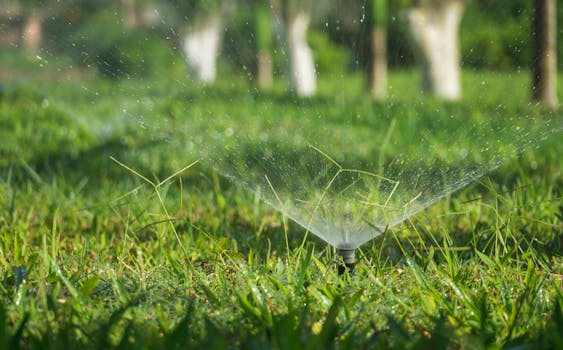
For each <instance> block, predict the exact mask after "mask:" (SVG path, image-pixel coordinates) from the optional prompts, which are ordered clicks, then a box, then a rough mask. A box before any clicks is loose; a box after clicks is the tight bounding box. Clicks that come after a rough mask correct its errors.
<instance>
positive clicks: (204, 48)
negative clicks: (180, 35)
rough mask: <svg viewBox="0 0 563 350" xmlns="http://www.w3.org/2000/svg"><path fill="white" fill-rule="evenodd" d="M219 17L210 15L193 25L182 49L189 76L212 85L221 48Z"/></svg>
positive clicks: (185, 37) (186, 35)
mask: <svg viewBox="0 0 563 350" xmlns="http://www.w3.org/2000/svg"><path fill="white" fill-rule="evenodd" d="M219 16H220V15H219V14H218V13H217V14H212V15H210V16H208V17H207V18H206V20H205V21H202V22H200V23H198V24H197V25H194V26H193V27H192V28H191V29H190V30H188V31H187V33H186V34H185V36H184V39H183V42H182V48H183V50H184V54H185V55H186V61H187V63H188V68H189V70H190V74H192V75H193V76H194V78H195V79H196V80H198V81H200V82H203V83H206V84H208V83H212V82H214V81H215V77H216V75H217V56H218V55H219V49H220V47H221V39H222V35H221V19H220V17H219Z"/></svg>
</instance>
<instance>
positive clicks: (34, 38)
mask: <svg viewBox="0 0 563 350" xmlns="http://www.w3.org/2000/svg"><path fill="white" fill-rule="evenodd" d="M42 22H43V21H42V18H41V16H40V15H39V14H38V13H36V12H33V13H32V14H31V15H30V16H29V17H28V18H27V19H26V21H25V24H24V27H23V32H22V39H23V44H24V47H25V49H26V50H27V51H28V52H30V53H37V52H38V51H39V49H40V48H41V42H42V39H43V24H42Z"/></svg>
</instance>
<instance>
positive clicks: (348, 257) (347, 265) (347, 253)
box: [337, 249, 356, 275]
mask: <svg viewBox="0 0 563 350" xmlns="http://www.w3.org/2000/svg"><path fill="white" fill-rule="evenodd" d="M337 250H338V254H340V256H341V257H342V260H344V264H341V265H339V266H338V274H339V275H343V274H344V272H346V271H348V273H352V272H353V271H354V266H356V250H355V249H337Z"/></svg>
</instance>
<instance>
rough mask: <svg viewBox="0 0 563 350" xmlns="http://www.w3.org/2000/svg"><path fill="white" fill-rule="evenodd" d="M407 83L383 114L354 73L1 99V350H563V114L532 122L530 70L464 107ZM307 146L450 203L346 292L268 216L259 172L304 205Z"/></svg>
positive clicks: (377, 247)
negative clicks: (302, 86) (291, 90)
mask: <svg viewBox="0 0 563 350" xmlns="http://www.w3.org/2000/svg"><path fill="white" fill-rule="evenodd" d="M413 75H415V74H414V73H412V72H396V73H394V74H393V75H392V76H391V83H390V85H391V90H390V91H391V96H390V99H389V100H388V101H387V102H385V103H375V102H372V101H371V100H370V99H369V98H368V97H367V96H365V95H363V94H362V93H361V86H362V85H361V81H360V79H359V77H355V76H352V77H348V78H346V79H345V80H344V81H339V82H338V83H337V84H336V83H334V82H330V81H328V80H327V81H321V83H320V88H319V90H320V93H319V96H317V97H314V98H311V99H304V100H300V99H296V98H295V97H293V96H288V95H287V94H286V93H284V92H283V87H282V86H281V85H280V86H276V87H275V88H274V89H273V90H272V91H270V92H267V93H259V92H257V91H255V90H254V89H253V88H252V86H251V85H250V84H249V83H248V82H246V81H243V80H239V79H238V78H236V77H232V79H225V80H226V81H223V82H219V83H218V84H217V85H216V86H213V87H206V88H202V87H200V86H195V85H192V84H190V83H189V82H188V81H187V80H186V81H182V80H176V81H175V82H174V83H173V84H171V83H170V81H167V80H165V79H160V80H158V79H157V80H154V81H152V80H151V81H148V82H147V81H146V80H145V81H133V80H131V81H128V80H125V81H122V82H119V83H116V82H109V81H104V80H98V79H96V78H91V77H79V78H75V79H73V80H71V81H68V82H61V81H53V80H52V77H49V76H47V77H44V78H43V79H42V80H40V81H39V82H34V83H32V84H25V83H22V82H19V83H17V84H16V83H14V84H12V85H9V86H7V87H6V88H5V89H4V90H3V92H2V97H1V99H0V139H1V140H3V141H2V144H0V237H2V239H0V279H1V280H2V282H1V283H0V298H1V299H2V304H0V347H5V348H6V347H21V348H63V347H64V348H78V347H81V348H84V349H86V348H166V349H173V348H225V347H230V348H280V349H288V348H300V347H303V348H319V349H326V348H338V349H348V348H371V347H380V348H429V349H430V348H431V349H435V348H476V349H479V348H504V347H507V348H511V347H519V346H529V347H531V348H546V347H551V348H557V347H561V346H563V312H562V311H561V307H560V305H561V304H563V294H562V283H563V259H562V257H561V251H562V250H561V249H562V248H563V247H562V242H563V241H562V239H563V237H562V234H563V231H562V224H561V219H562V217H563V204H562V201H561V189H562V184H563V179H562V177H561V171H562V165H561V160H560V159H561V151H562V146H563V144H562V140H561V137H560V135H561V120H562V119H561V118H562V117H563V115H561V112H557V113H555V112H548V111H545V110H543V109H542V108H541V107H538V106H534V105H529V104H528V102H527V90H526V88H525V87H526V86H527V75H526V74H524V73H518V74H517V73H513V74H498V73H496V74H495V73H477V72H466V73H465V75H464V84H465V86H464V90H465V91H466V94H465V97H464V99H463V101H461V102H459V103H445V102H440V101H435V100H433V99H431V98H429V97H425V96H420V95H419V93H418V91H417V90H418V86H417V85H416V84H413V81H414V79H413ZM415 78H416V77H415ZM560 81H561V79H560ZM86 87H87V88H86ZM506 87H518V88H514V89H511V90H510V93H507V90H506ZM413 96H416V97H413ZM560 96H561V95H560ZM561 100H563V98H561ZM256 116H258V117H256ZM460 125H462V127H461V128H460ZM280 126H283V128H281V127H280ZM237 128H238V129H237ZM515 128H518V129H515ZM229 129H231V130H229ZM390 130H391V131H390ZM515 130H517V131H518V130H524V131H525V132H517V131H515ZM225 133H226V134H225ZM264 133H266V134H264ZM228 134H234V135H235V136H237V137H235V138H234V140H236V141H233V138H229V137H228ZM214 135H215V136H214ZM217 135H219V136H217ZM264 135H265V136H264ZM389 135H390V136H389ZM198 136H199V137H198ZM262 136H263V137H262ZM388 136H389V137H388ZM421 136H424V138H422V137H421ZM256 140H259V141H256ZM309 144H314V146H315V147H316V148H318V149H321V150H323V152H326V154H327V155H330V157H332V158H333V159H335V160H336V161H338V162H339V163H341V164H343V165H344V166H346V167H350V168H354V169H375V170H381V171H382V172H383V173H385V174H387V175H391V176H395V177H397V178H400V179H403V178H404V179H405V180H404V181H405V182H407V183H410V184H413V183H414V182H413V180H412V179H411V180H408V177H409V176H410V175H412V174H413V173H417V172H416V171H417V169H421V167H423V168H424V169H430V170H427V171H425V172H424V174H423V176H422V177H421V178H422V181H423V182H425V183H426V184H427V187H426V188H428V189H429V190H428V191H429V192H431V193H432V194H433V195H432V196H433V197H436V198H437V199H438V197H443V198H441V200H438V201H437V202H436V204H435V205H433V206H431V207H429V208H426V209H425V210H423V211H420V212H419V213H418V214H417V215H414V216H412V217H410V218H409V219H408V220H405V221H404V222H403V223H402V224H400V225H397V226H395V227H393V228H392V229H389V230H385V232H384V233H383V234H381V235H379V236H378V237H376V238H375V239H374V240H371V241H369V242H368V243H367V244H365V245H363V246H362V247H361V248H360V251H359V253H358V255H359V260H360V261H359V263H358V265H357V267H356V270H355V271H354V273H353V274H344V275H343V276H339V275H338V274H337V265H338V262H339V260H340V257H339V256H338V255H337V254H336V251H335V249H334V248H331V247H330V246H329V245H327V244H326V243H324V242H323V241H322V240H320V239H318V238H316V237H315V236H314V235H312V234H310V233H309V234H308V233H307V232H306V230H305V229H304V228H303V227H301V226H299V225H297V224H295V223H294V222H293V221H291V220H289V219H288V218H287V217H286V216H284V215H282V214H280V213H279V212H278V211H276V210H274V209H273V208H272V207H270V206H268V205H266V204H264V203H263V202H262V200H261V198H260V196H265V197H266V199H267V200H271V194H270V197H268V195H265V194H264V193H266V192H267V190H268V188H267V186H265V185H263V174H264V173H265V172H266V173H269V174H272V176H273V175H274V174H276V173H277V174H281V175H283V176H279V177H280V178H279V179H278V180H275V179H274V178H273V177H272V181H273V182H274V185H273V186H272V187H274V188H275V189H278V190H279V191H280V194H281V195H282V196H285V197H286V198H287V197H289V196H290V195H291V193H292V191H297V192H298V193H299V194H303V195H311V194H312V193H313V192H314V191H312V190H311V191H310V190H309V187H308V185H309V184H310V183H309V182H306V181H305V182H303V179H308V177H307V176H309V175H310V174H306V173H305V171H308V172H311V173H312V174H314V173H318V172H320V171H322V170H323V169H326V166H325V165H323V164H324V163H322V162H321V161H319V160H318V159H316V158H315V159H312V158H311V155H310V154H309V155H307V152H306V150H307V149H308V148H307V145H309ZM487 145H488V146H490V148H491V150H489V149H488V148H487V150H485V151H482V150H484V149H485V147H484V146H487ZM407 146H409V147H407ZM274 151H275V152H274ZM272 152H273V153H272ZM460 152H465V153H466V154H467V156H465V157H461V158H460V156H459V154H460ZM304 154H305V155H304ZM397 154H400V155H401V157H400V158H401V159H402V160H403V162H402V163H398V162H397ZM313 155H314V156H316V157H319V154H318V153H315V152H313ZM321 158H322V157H321ZM289 162H294V164H293V165H292V166H289V165H288V164H289ZM241 164H242V165H244V166H241ZM311 164H312V166H311ZM257 169H258V170H257ZM405 169H407V170H405ZM443 169H448V171H445V170H443ZM375 170H374V171H375ZM472 170H478V172H476V173H471V171H472ZM225 174H227V175H230V177H229V176H227V177H225V176H223V175H225ZM467 174H473V175H472V176H468V175H467ZM482 175H484V177H481V176H482ZM288 177H290V178H291V180H287V178H288ZM475 177H478V178H479V179H478V180H477V181H474V182H471V184H469V186H468V187H466V188H464V189H463V190H461V191H457V192H455V193H453V194H449V193H443V192H444V191H443V188H448V189H449V190H448V191H446V192H450V190H453V189H455V187H456V185H457V184H460V181H461V180H464V181H465V182H470V180H473V179H474V178H475ZM229 178H230V179H231V180H234V182H233V181H229ZM409 181H410V182H409ZM461 182H463V181H461ZM237 183H238V184H239V185H236V184H237ZM318 183H320V184H322V183H326V179H325V178H322V179H321V180H318ZM417 183H418V182H417ZM240 184H242V186H240ZM284 184H285V185H284ZM458 187H459V186H458ZM321 188H322V187H321ZM249 189H250V191H249ZM408 193H409V189H408V188H407V189H405V192H404V195H401V196H402V197H401V198H399V199H400V200H399V199H398V203H402V202H403V201H405V200H407V197H408ZM411 194H412V193H411ZM438 195H440V196H438ZM423 199H424V198H422V199H421V200H423Z"/></svg>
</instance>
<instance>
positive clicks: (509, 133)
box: [4, 0, 563, 263]
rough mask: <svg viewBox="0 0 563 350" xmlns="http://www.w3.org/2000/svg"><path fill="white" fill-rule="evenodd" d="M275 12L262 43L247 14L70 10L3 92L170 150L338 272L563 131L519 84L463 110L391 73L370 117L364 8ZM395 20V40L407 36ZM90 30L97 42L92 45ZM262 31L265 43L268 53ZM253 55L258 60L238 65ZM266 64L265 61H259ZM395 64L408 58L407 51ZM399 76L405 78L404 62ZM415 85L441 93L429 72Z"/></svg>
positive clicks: (487, 89)
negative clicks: (255, 205) (210, 171)
mask: <svg viewBox="0 0 563 350" xmlns="http://www.w3.org/2000/svg"><path fill="white" fill-rule="evenodd" d="M286 2H288V1H279V2H278V1H272V2H271V3H269V4H271V5H272V6H270V7H268V8H267V11H266V12H268V13H269V15H270V16H271V18H270V22H268V21H266V22H264V18H263V17H262V18H259V20H258V21H257V23H258V26H262V28H261V29H259V31H253V30H250V29H249V24H248V23H249V21H246V19H245V18H247V17H248V16H249V15H248V13H249V12H248V11H246V10H248V8H247V7H245V6H251V5H249V4H248V3H246V2H241V3H240V4H237V5H233V4H231V3H229V4H227V3H226V2H224V3H222V2H220V1H217V2H209V3H208V6H203V5H201V4H203V3H206V2H197V1H193V2H186V4H192V5H193V6H192V5H190V6H188V5H186V4H184V5H182V4H181V2H177V1H165V0H159V1H157V0H154V1H146V2H143V3H139V4H138V6H139V13H141V15H139V14H138V13H137V15H138V16H139V17H138V18H137V19H136V20H135V18H133V19H131V18H127V17H124V15H123V14H122V13H121V12H119V11H118V10H116V9H114V10H115V11H114V10H112V11H113V12H112V11H107V10H104V9H102V8H97V7H96V6H94V5H92V7H93V10H92V12H93V13H94V14H90V13H89V12H88V10H87V9H86V10H85V9H84V8H81V7H80V6H79V5H76V4H75V5H61V4H56V3H52V4H50V5H49V6H50V7H49V15H50V16H51V18H52V20H51V21H47V24H49V25H50V26H51V27H47V28H49V30H50V31H51V32H50V36H49V37H48V38H49V40H47V42H46V43H45V44H44V48H43V49H38V48H36V49H35V50H37V51H35V52H33V53H32V54H30V51H29V50H32V49H33V48H28V51H27V53H24V54H22V55H26V57H28V58H27V60H28V66H24V68H18V64H17V63H18V62H11V63H10V62H8V60H7V59H6V57H9V55H8V54H7V55H6V57H4V59H5V60H6V62H8V63H5V64H12V63H13V64H14V66H15V68H13V69H10V70H11V74H10V75H9V76H8V77H5V78H4V80H5V81H12V82H13V83H14V84H16V83H17V84H23V83H29V84H31V85H34V86H35V88H36V89H37V90H39V91H40V93H41V94H42V95H43V96H45V100H46V101H49V102H50V103H51V104H53V105H56V106H57V108H59V109H62V110H63V111H65V112H67V113H68V114H70V115H72V116H74V117H75V118H76V120H77V121H78V122H80V123H82V124H83V125H85V126H86V127H87V128H89V129H90V130H92V131H93V132H94V133H95V134H96V135H98V137H100V138H102V139H103V138H109V137H112V136H113V135H119V134H120V132H121V131H122V130H124V129H126V128H127V127H129V128H131V127H133V128H139V129H141V130H143V132H144V133H146V134H149V135H150V137H152V138H153V139H157V140H160V141H162V142H165V143H167V144H168V145H169V146H170V149H169V152H176V153H177V154H178V158H179V159H180V160H182V159H185V162H189V161H190V160H193V159H194V158H198V159H201V161H202V162H203V163H204V164H207V166H209V167H212V168H214V169H216V170H217V171H218V172H219V173H221V174H223V175H224V176H225V177H227V178H229V179H230V180H232V181H233V182H234V183H236V184H239V185H241V186H243V187H244V188H246V189H248V190H250V191H253V192H254V193H255V194H256V195H257V196H259V197H260V198H261V199H263V200H264V201H265V202H267V203H268V204H270V205H271V206H273V207H275V208H276V209H278V210H279V211H281V212H282V213H284V214H285V215H287V216H288V217H289V218H291V219H292V220H294V221H295V222H297V223H299V224H300V225H302V226H303V227H304V228H306V229H307V230H308V231H310V232H312V233H314V234H315V235H316V236H318V237H320V238H321V239H323V240H325V241H326V242H328V243H329V244H331V245H332V246H334V247H336V248H338V249H339V250H341V251H343V252H345V254H344V257H345V259H347V262H348V263H352V262H353V251H354V249H356V248H358V247H359V246H360V245H362V244H364V243H365V242H367V241H369V240H370V239H373V238H374V237H376V236H378V235H379V234H381V233H382V232H383V231H385V230H386V229H387V228H391V227H393V226H396V225H398V224H400V223H401V222H403V221H404V220H406V219H407V218H409V217H411V216H412V215H414V214H416V213H417V212H419V211H421V210H423V209H424V208H426V207H428V206H430V205H432V204H433V203H435V202H437V201H438V200H440V199H441V198H443V197H444V196H446V195H448V194H450V193H452V192H453V191H455V190H457V189H459V188H462V187H464V186H466V185H467V184H469V183H470V182H472V181H474V180H475V179H477V178H479V177H481V176H483V175H484V174H486V173H487V172H489V171H491V170H492V169H494V168H496V167H497V166H499V165H500V164H502V162H503V161H504V160H505V159H507V158H509V157H513V156H515V155H517V154H519V153H521V152H522V151H523V150H525V149H527V148H530V147H534V146H537V145H538V144H540V143H541V141H542V140H545V139H546V138H548V137H550V136H551V135H555V134H559V133H560V132H561V131H562V130H563V118H562V117H561V114H560V113H558V112H552V111H547V110H545V109H543V108H541V107H538V106H534V105H530V104H528V103H526V102H524V101H525V100H526V99H527V93H528V90H529V88H528V84H527V78H526V77H527V75H525V73H516V72H515V73H506V74H504V75H494V74H491V73H486V72H485V73H479V72H468V73H467V74H466V75H464V78H465V82H466V83H465V86H467V89H466V90H467V92H465V93H466V96H464V98H463V100H461V102H450V103H447V102H440V99H439V98H438V99H434V98H433V97H431V96H430V95H428V94H427V95H424V94H421V93H420V91H419V80H420V79H419V77H418V75H417V74H412V73H405V72H403V71H400V72H397V73H394V74H392V75H391V77H390V81H389V84H388V85H389V89H388V96H387V100H383V101H379V102H375V101H372V99H371V98H370V97H369V96H367V94H365V93H362V92H361V91H360V90H361V87H362V84H363V83H362V82H361V77H362V75H365V74H364V73H362V72H363V70H362V67H361V64H364V63H365V62H364V63H361V64H360V63H358V62H359V61H358V60H360V58H362V57H364V56H362V52H363V51H362V50H364V51H365V48H364V46H365V42H366V32H365V27H364V21H367V20H366V16H369V13H368V12H369V11H368V9H367V8H366V7H365V6H364V5H365V3H364V2H361V1H360V2H358V3H357V4H355V5H350V6H351V9H350V11H349V14H343V13H341V11H340V10H342V9H341V8H340V9H339V6H342V5H337V4H332V5H331V4H329V3H328V2H327V3H326V4H325V3H323V2H319V3H318V4H317V3H314V2H311V3H310V4H307V5H305V7H303V5H302V4H301V5H299V4H298V2H295V3H293V2H291V1H289V3H291V4H292V5H291V6H289V7H286V5H284V4H285V3H286ZM450 2H451V3H456V4H457V3H458V2H457V1H450ZM199 3H201V4H200V5H201V6H197V4H199ZM257 3H259V4H261V2H257ZM368 3H371V2H368ZM445 3H448V2H447V1H446V2H445ZM194 4H195V5H194ZM209 4H214V5H209ZM362 4H363V5H362ZM252 6H256V5H252ZM311 6H312V8H313V10H311ZM263 10H264V8H261V10H260V11H258V12H263ZM18 11H21V13H25V11H24V9H21V8H20V9H19V10H18ZM72 11H75V12H76V13H75V12H72ZM401 11H403V10H401ZM404 11H406V10H404ZM444 11H446V10H444ZM448 11H450V10H448ZM451 11H454V12H455V8H454V9H453V10H451ZM399 12H400V11H399ZM454 12H452V13H454ZM346 13H348V12H346ZM400 13H402V12H400ZM409 13H410V17H409V18H410V21H411V22H412V21H415V20H416V19H417V18H418V19H419V21H418V22H413V23H414V24H411V27H413V28H418V30H420V31H421V32H419V33H418V35H424V34H421V33H423V31H424V28H425V27H424V23H422V22H420V21H421V20H420V18H421V17H420V16H423V17H422V18H424V11H423V9H419V8H414V9H411V10H410V12H409ZM198 14H199V15H198ZM311 14H313V15H311ZM133 15H135V13H133ZM137 15H135V16H137ZM454 15H456V14H455V13H454ZM73 16H74V17H73ZM222 16H225V17H227V18H237V16H238V17H240V18H242V19H239V20H234V19H231V20H225V19H224V18H222ZM229 16H230V17H229ZM245 16H246V17H245ZM404 17H405V18H404V19H403V20H402V22H401V21H399V22H400V23H399V22H397V23H393V24H392V28H395V29H397V28H399V29H400V28H401V26H404V27H407V26H408V23H407V22H408V20H407V19H406V17H407V16H404ZM130 21H132V22H130ZM136 21H137V22H136ZM245 21H246V22H245ZM250 22H252V21H250ZM309 22H311V23H309ZM264 23H266V24H264ZM370 23H371V22H370ZM370 25H374V24H373V23H371V24H370ZM308 26H310V27H311V28H312V33H313V34H314V39H315V41H314V42H315V43H316V44H315V45H316V47H315V48H316V49H317V50H318V51H320V50H324V51H322V54H319V56H321V57H317V58H318V59H323V60H324V61H322V62H321V63H318V65H317V66H316V67H317V70H316V71H315V65H314V64H313V59H314V55H313V56H312V55H310V52H311V49H310V48H309V46H308V45H307V42H306V41H304V38H305V33H306V29H307V27H308ZM393 26H395V27H393ZM250 27H252V28H256V27H254V25H250ZM267 27H271V28H270V29H268V28H267ZM101 28H106V29H107V31H108V32H107V33H104V32H103V31H102V33H101V34H100V33H99V32H98V30H100V29H101ZM116 28H118V29H116ZM217 28H219V29H217ZM28 30H30V29H29V28H28ZM443 30H444V31H447V30H451V29H447V28H444V29H443ZM269 31H271V33H270V34H269V35H270V36H271V37H272V38H273V39H269V38H264V35H265V34H264V32H267V33H269ZM454 31H455V28H454ZM221 33H223V34H221ZM260 33H261V34H260ZM106 34H107V35H106ZM28 35H30V34H29V33H28ZM245 35H246V36H245ZM416 37H417V36H416V35H415V39H416ZM405 38H406V37H405ZM221 40H222V41H223V42H224V50H223V52H224V53H225V56H226V58H223V61H221V60H220V61H219V62H220V63H225V62H227V61H230V64H231V66H230V67H231V68H230V69H227V68H221V66H220V67H219V71H220V73H221V74H219V76H217V77H215V75H216V68H215V66H209V65H208V63H209V61H215V59H216V57H215V55H216V51H214V50H215V49H216V46H217V45H219V44H218V42H220V41H221ZM237 40H238V41H237ZM346 40H348V41H352V42H353V43H352V44H350V43H346ZM374 40H375V39H374ZM418 40H422V39H420V38H419V39H418ZM106 41H107V42H106ZM250 41H251V42H253V43H255V44H256V45H257V48H258V49H257V51H258V55H257V56H256V57H257V58H252V59H248V57H246V56H245V55H248V54H247V51H248V50H249V46H248V42H250ZM323 45H328V46H330V47H329V48H328V49H327V48H323ZM339 45H340V46H339ZM266 49H269V50H270V51H271V52H270V55H269V56H267V55H266V53H267V52H265V51H264V52H262V51H261V50H266ZM454 49H455V47H454ZM327 50H328V51H327ZM330 50H332V51H333V52H332V54H333V57H331V56H330V52H329V51H330ZM395 50H396V51H397V50H398V51H397V52H404V51H405V50H412V51H415V49H414V48H412V45H411V43H410V41H406V39H405V41H404V42H403V43H402V45H399V46H398V48H395ZM401 50H403V51H401ZM425 50H429V48H428V47H423V48H422V50H421V51H422V53H423V54H424V52H425ZM13 51H14V55H16V54H21V53H20V52H19V50H18V49H13ZM327 52H329V54H327ZM155 55H156V57H154V56H155ZM265 55H266V56H265ZM323 55H324V56H323ZM327 55H328V57H329V58H327ZM346 55H347V56H346ZM430 56H432V55H430ZM445 56H447V55H445ZM454 56H455V55H454ZM18 57H19V56H18ZM29 57H31V58H29ZM342 57H348V59H347V61H348V63H346V60H343V59H342ZM330 59H332V61H330ZM447 59H448V58H444V60H446V61H447ZM185 60H188V65H187V66H188V67H189V68H191V72H186V71H185V67H186V66H185V63H184V61H185ZM245 60H250V62H251V63H253V64H255V65H256V66H257V67H259V68H260V69H267V68H268V64H266V65H262V64H261V63H263V62H261V61H260V60H266V61H267V62H266V63H269V64H270V65H273V67H274V70H273V71H274V73H275V74H274V75H273V76H274V77H275V78H276V79H277V80H279V84H278V85H274V86H273V87H272V88H269V89H266V88H260V87H257V85H256V81H257V80H258V82H260V84H265V83H264V81H265V82H267V79H266V80H264V79H265V78H264V77H262V76H261V74H265V73H264V72H262V73H260V71H258V72H255V73H253V74H252V79H251V80H250V81H247V80H245V79H244V75H245V74H246V72H248V65H247V63H245V62H246V61H245ZM327 60H328V61H330V62H328V63H327ZM450 60H451V58H450ZM453 60H454V61H453V64H454V65H455V63H456V61H455V57H454V58H453ZM446 61H444V65H446V66H447V65H448V64H452V63H451V61H447V62H446ZM395 63H396V64H397V62H395ZM399 63H401V62H399ZM432 63H433V62H432V61H429V62H426V65H432ZM225 64H226V63H225ZM403 64H404V67H406V68H408V69H410V70H411V71H416V66H415V65H413V63H412V62H404V63H403ZM7 67H9V66H7ZM233 67H234V68H233ZM270 68H272V66H270ZM376 68H377V67H376ZM380 68H381V67H380ZM433 68H434V69H437V67H433ZM450 68H451V67H450ZM445 69H446V70H445V72H446V73H448V70H447V69H448V68H447V67H446V68H445ZM451 69H453V70H451V71H449V72H450V73H451V74H454V75H455V74H457V73H456V71H455V67H454V68H451ZM229 70H230V72H227V71H229ZM241 71H242V72H243V73H244V74H240V72H241ZM223 73H224V74H223ZM213 79H215V80H216V82H215V85H211V86H208V85H209V83H210V81H211V80H213ZM424 79H425V81H426V82H428V81H432V79H436V78H435V77H432V72H426V73H425V76H424ZM439 79H442V80H446V82H445V83H443V84H441V85H440V80H438V81H434V84H438V85H440V86H438V87H435V90H434V91H435V92H436V93H437V94H442V97H443V98H446V99H456V98H457V97H458V95H459V94H460V93H461V91H458V90H460V88H461V86H459V87H456V85H455V84H456V81H455V79H454V80H453V82H452V80H451V79H449V78H448V77H444V76H442V77H441V78H439ZM283 80H287V81H289V86H291V89H290V90H291V92H290V93H287V92H285V91H284V89H285V85H284V84H283V83H282V81H283ZM448 84H450V85H451V84H453V86H454V87H453V88H448ZM495 84H497V85H495ZM506 84H510V85H511V86H510V87H509V88H508V87H507V86H505V85H506ZM53 85H56V86H55V87H53ZM57 85H60V86H57ZM317 85H318V92H316V94H314V92H315V88H316V86H317ZM380 88H381V87H380ZM458 88H459V89H458ZM299 95H308V96H307V97H299Z"/></svg>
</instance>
